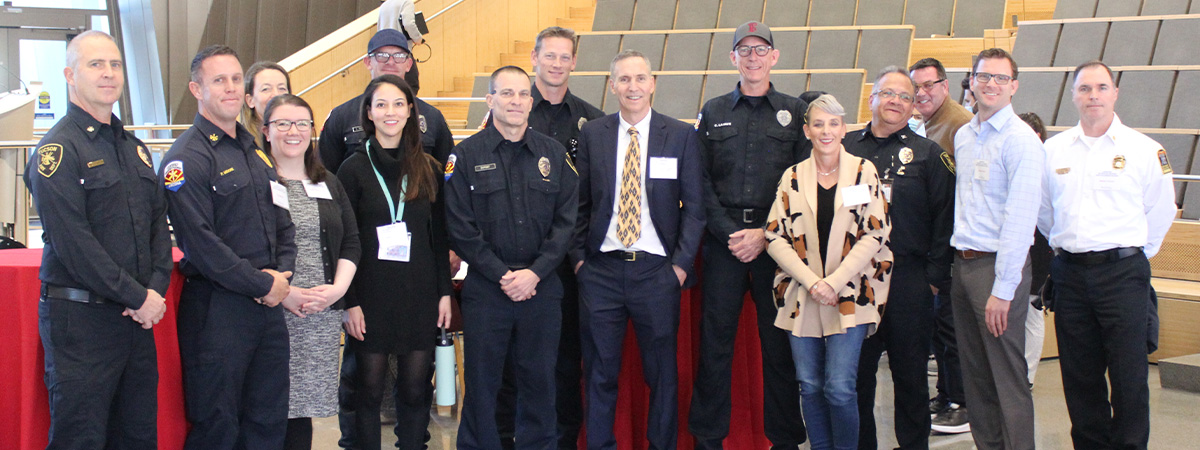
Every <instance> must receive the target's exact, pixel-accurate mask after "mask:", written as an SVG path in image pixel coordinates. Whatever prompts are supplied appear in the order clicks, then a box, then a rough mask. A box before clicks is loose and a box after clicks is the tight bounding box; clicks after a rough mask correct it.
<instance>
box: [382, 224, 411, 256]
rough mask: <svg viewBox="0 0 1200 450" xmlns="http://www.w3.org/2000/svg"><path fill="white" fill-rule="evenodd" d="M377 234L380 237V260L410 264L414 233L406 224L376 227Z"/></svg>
mask: <svg viewBox="0 0 1200 450" xmlns="http://www.w3.org/2000/svg"><path fill="white" fill-rule="evenodd" d="M375 234H376V235H377V236H379V254H378V255H377V256H378V258H379V260H381V261H399V262H408V258H409V250H410V248H411V247H412V233H409V232H408V226H407V225H405V224H404V222H397V223H393V224H391V225H384V226H381V227H376V228H375Z"/></svg>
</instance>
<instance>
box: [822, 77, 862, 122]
mask: <svg viewBox="0 0 1200 450" xmlns="http://www.w3.org/2000/svg"><path fill="white" fill-rule="evenodd" d="M864 78H865V77H864V75H863V74H861V73H852V72H850V73H821V72H818V73H814V74H811V75H810V76H809V77H808V79H809V81H808V89H809V90H815V91H825V92H828V93H830V94H832V95H833V96H834V98H837V99H838V103H841V104H842V107H843V108H845V109H846V123H856V122H858V106H859V105H858V104H859V102H860V100H861V98H862V92H863V83H864Z"/></svg>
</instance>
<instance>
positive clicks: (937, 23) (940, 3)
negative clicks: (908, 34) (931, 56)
mask: <svg viewBox="0 0 1200 450" xmlns="http://www.w3.org/2000/svg"><path fill="white" fill-rule="evenodd" d="M953 11H954V0H908V8H907V13H906V14H905V15H904V23H905V24H912V25H913V26H915V27H917V33H916V37H918V38H922V39H924V38H928V37H929V36H932V35H935V34H936V35H938V36H949V35H950V21H951V20H952V19H954V16H952V15H951V13H952V12H953Z"/></svg>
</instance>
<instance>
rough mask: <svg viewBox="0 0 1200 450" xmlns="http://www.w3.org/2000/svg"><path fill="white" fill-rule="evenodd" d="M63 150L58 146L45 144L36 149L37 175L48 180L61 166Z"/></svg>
mask: <svg viewBox="0 0 1200 450" xmlns="http://www.w3.org/2000/svg"><path fill="white" fill-rule="evenodd" d="M62 154H63V148H62V146H61V145H59V144H46V145H43V146H41V147H38V149H37V158H38V173H40V174H42V176H43V177H46V178H50V176H51V175H54V172H55V171H57V170H58V166H59V165H61V164H62Z"/></svg>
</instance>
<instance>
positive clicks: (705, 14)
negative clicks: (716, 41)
mask: <svg viewBox="0 0 1200 450" xmlns="http://www.w3.org/2000/svg"><path fill="white" fill-rule="evenodd" d="M720 7H721V0H679V6H678V9H677V11H678V12H677V13H676V16H675V28H676V29H679V30H696V29H707V28H716V27H717V10H718V9H720Z"/></svg>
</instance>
